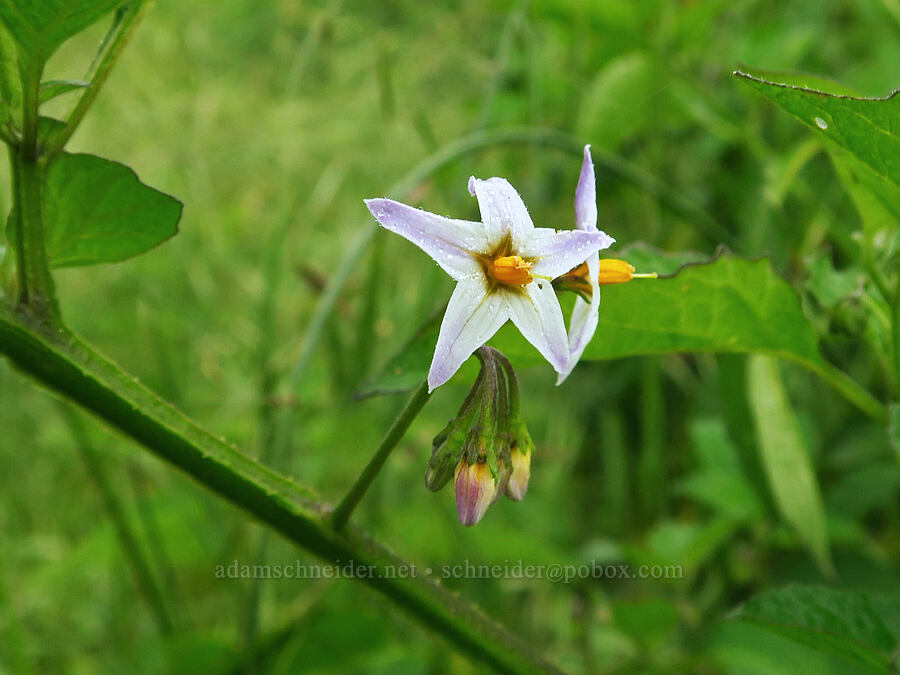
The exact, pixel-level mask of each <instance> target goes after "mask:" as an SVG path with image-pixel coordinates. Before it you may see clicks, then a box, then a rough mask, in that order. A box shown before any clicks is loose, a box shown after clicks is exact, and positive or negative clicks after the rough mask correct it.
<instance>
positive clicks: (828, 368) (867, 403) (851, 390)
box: [775, 354, 888, 424]
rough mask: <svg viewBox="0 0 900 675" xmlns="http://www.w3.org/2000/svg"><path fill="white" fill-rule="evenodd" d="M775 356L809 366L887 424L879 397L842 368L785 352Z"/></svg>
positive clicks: (845, 395) (867, 411)
mask: <svg viewBox="0 0 900 675" xmlns="http://www.w3.org/2000/svg"><path fill="white" fill-rule="evenodd" d="M775 356H779V357H783V358H787V359H788V360H791V361H795V362H797V363H800V364H801V365H802V366H804V367H806V368H808V369H809V370H811V371H812V372H814V373H815V374H816V375H818V376H819V377H821V378H822V379H823V380H825V382H827V383H828V384H829V385H831V387H832V388H833V389H834V390H835V391H836V392H837V393H838V394H840V395H841V396H843V397H844V398H845V399H847V401H848V402H849V403H851V404H853V405H854V406H856V407H857V408H858V409H859V410H861V411H862V412H864V413H865V414H866V415H868V416H869V417H871V418H872V419H873V420H875V421H876V422H878V423H879V424H887V420H888V414H887V408H885V407H884V405H883V404H882V403H880V402H879V401H878V399H876V398H875V397H874V396H872V394H870V393H869V392H868V391H866V390H865V389H863V388H862V387H861V386H859V384H858V383H857V382H856V381H855V380H854V379H853V378H851V377H850V376H849V375H847V373H845V372H844V371H843V370H840V369H839V368H836V367H835V366H833V365H831V364H830V363H827V362H826V363H824V364H821V363H811V362H808V361H804V360H799V359H795V358H793V357H791V356H786V355H784V354H775Z"/></svg>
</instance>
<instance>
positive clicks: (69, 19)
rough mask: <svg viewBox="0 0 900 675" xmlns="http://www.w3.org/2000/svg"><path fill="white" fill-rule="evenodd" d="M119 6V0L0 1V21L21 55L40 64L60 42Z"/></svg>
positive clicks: (44, 61)
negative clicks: (20, 50)
mask: <svg viewBox="0 0 900 675" xmlns="http://www.w3.org/2000/svg"><path fill="white" fill-rule="evenodd" d="M121 4H122V0H0V21H2V22H3V23H4V25H5V26H6V27H7V28H8V29H9V32H10V34H11V35H12V36H13V38H14V39H15V40H16V42H18V43H19V47H20V48H21V49H22V53H23V55H24V56H25V57H26V58H27V59H28V60H29V61H32V62H35V63H38V64H40V65H43V64H44V63H46V61H47V59H49V58H50V56H51V55H52V54H53V52H54V51H56V48H57V47H59V46H60V45H61V44H62V43H63V42H65V41H66V40H67V39H69V38H70V37H72V36H73V35H75V34H77V33H80V32H81V31H82V30H84V29H85V28H87V27H88V26H90V25H91V24H92V23H94V22H95V21H97V20H98V19H99V18H100V17H102V16H103V15H104V14H107V13H108V12H110V11H112V10H113V9H114V8H115V7H117V6H118V5H121Z"/></svg>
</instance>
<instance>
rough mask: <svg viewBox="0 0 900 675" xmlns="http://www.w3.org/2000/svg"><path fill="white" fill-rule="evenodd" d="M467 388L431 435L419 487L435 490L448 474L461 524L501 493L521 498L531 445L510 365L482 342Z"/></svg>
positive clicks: (480, 512) (476, 518)
mask: <svg viewBox="0 0 900 675" xmlns="http://www.w3.org/2000/svg"><path fill="white" fill-rule="evenodd" d="M475 354H476V355H477V357H478V359H479V361H480V362H481V370H480V371H479V373H478V378H477V379H476V381H475V383H474V385H473V386H472V389H471V390H470V391H469V394H468V396H467V397H466V400H465V401H463V404H462V406H461V407H460V409H459V412H458V413H457V414H456V416H455V417H454V418H453V419H452V420H450V422H449V423H448V424H447V426H446V427H444V429H442V430H441V432H440V433H439V434H438V435H437V436H436V437H435V439H434V441H433V449H432V455H431V461H430V462H429V463H428V468H427V469H426V472H425V485H426V486H427V487H428V489H430V490H435V491H437V490H439V489H440V488H442V487H443V486H444V485H446V483H447V482H448V481H449V480H450V476H451V475H453V477H454V484H455V493H456V509H457V514H458V516H459V520H460V522H461V523H463V524H464V525H474V524H475V523H477V522H478V521H480V520H481V519H482V518H483V517H484V514H485V512H486V511H487V509H488V507H489V506H490V505H491V504H493V503H494V502H495V501H497V500H498V499H499V498H500V497H501V496H502V495H506V496H507V497H509V498H510V499H512V500H514V501H518V500H520V499H522V497H524V496H525V492H526V491H527V489H528V479H529V477H530V473H531V453H532V450H533V448H534V445H533V443H532V441H531V437H530V436H529V435H528V429H527V428H526V427H525V422H524V420H523V419H522V416H521V414H520V410H519V383H518V379H517V378H516V373H515V370H514V369H513V367H512V364H510V362H509V361H508V360H507V359H506V357H505V356H503V354H501V353H500V352H498V351H497V350H496V349H494V348H492V347H488V346H486V345H485V346H482V347H481V348H479V349H478V350H477V351H476V352H475Z"/></svg>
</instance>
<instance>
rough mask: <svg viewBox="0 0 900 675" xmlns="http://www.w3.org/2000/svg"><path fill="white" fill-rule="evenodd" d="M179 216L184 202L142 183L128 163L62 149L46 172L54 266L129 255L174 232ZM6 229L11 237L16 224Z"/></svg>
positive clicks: (49, 241)
mask: <svg viewBox="0 0 900 675" xmlns="http://www.w3.org/2000/svg"><path fill="white" fill-rule="evenodd" d="M12 217H14V216H11V218H12ZM180 218H181V202H179V201H178V200H177V199H175V198H174V197H170V196H169V195H167V194H164V193H162V192H160V191H158V190H154V189H153V188H151V187H148V186H147V185H144V184H143V183H142V182H141V181H140V180H139V179H138V177H137V175H136V174H135V173H134V171H132V170H131V169H129V168H128V167H127V166H125V165H124V164H120V163H118V162H112V161H110V160H108V159H103V158H101V157H95V156H94V155H71V154H63V155H61V156H60V157H59V158H57V160H56V161H55V162H54V163H53V164H52V165H51V167H50V170H49V171H48V174H47V185H46V189H45V193H44V223H45V227H46V235H47V256H48V258H49V260H50V266H51V267H57V268H58V267H78V266H83V265H96V264H98V263H108V262H118V261H120V260H125V259H126V258H130V257H131V256H134V255H137V254H139V253H143V252H144V251H147V250H148V249H151V248H153V247H154V246H157V245H159V244H161V243H162V242H164V241H165V240H166V239H169V238H170V237H172V236H173V235H174V234H175V233H176V232H177V231H178V220H179V219H180ZM7 232H8V234H9V236H10V237H12V236H13V228H11V227H10V228H8V230H7Z"/></svg>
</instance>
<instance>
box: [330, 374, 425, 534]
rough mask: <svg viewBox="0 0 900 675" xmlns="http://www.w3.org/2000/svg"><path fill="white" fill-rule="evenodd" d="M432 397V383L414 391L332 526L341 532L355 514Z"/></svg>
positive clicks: (337, 513) (345, 499) (337, 509)
mask: <svg viewBox="0 0 900 675" xmlns="http://www.w3.org/2000/svg"><path fill="white" fill-rule="evenodd" d="M430 396H431V395H430V394H429V393H428V382H422V383H421V384H420V385H419V386H418V387H417V388H416V390H415V391H414V392H413V395H412V396H411V397H410V399H409V401H407V403H406V405H405V406H404V408H403V410H401V411H400V414H399V415H398V416H397V419H395V420H394V423H393V424H392V425H391V427H390V429H388V430H387V433H386V434H385V435H384V438H383V439H382V440H381V443H380V444H379V445H378V449H377V450H375V454H374V455H373V456H372V459H370V460H369V463H368V464H367V465H366V468H365V469H363V471H362V473H361V474H359V478H357V479H356V482H355V483H354V484H353V487H351V488H350V491H349V492H348V493H347V494H346V495H345V496H344V498H343V499H342V500H341V503H340V504H338V505H337V507H336V508H335V509H334V512H333V513H332V514H331V525H332V526H333V527H334V529H336V530H340V529H342V528H343V527H344V526H345V525H346V524H347V521H348V520H349V519H350V515H351V514H352V513H353V509H355V508H356V505H357V504H359V501H360V500H361V499H362V498H363V495H365V494H366V490H368V489H369V486H370V485H371V484H372V481H374V480H375V477H376V476H377V475H378V472H379V471H381V467H383V466H384V463H385V462H386V461H387V458H388V457H389V456H390V454H391V451H392V450H393V449H394V448H395V447H396V446H397V443H399V442H400V439H401V438H403V434H405V433H406V430H407V429H409V425H410V424H412V421H413V420H414V419H416V416H417V415H418V414H419V412H421V410H422V407H423V406H424V405H425V404H426V403H427V402H428V399H429V397H430Z"/></svg>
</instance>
